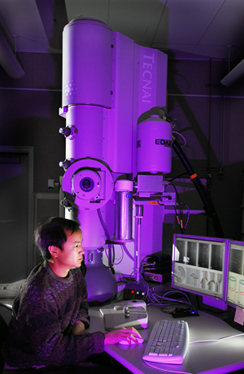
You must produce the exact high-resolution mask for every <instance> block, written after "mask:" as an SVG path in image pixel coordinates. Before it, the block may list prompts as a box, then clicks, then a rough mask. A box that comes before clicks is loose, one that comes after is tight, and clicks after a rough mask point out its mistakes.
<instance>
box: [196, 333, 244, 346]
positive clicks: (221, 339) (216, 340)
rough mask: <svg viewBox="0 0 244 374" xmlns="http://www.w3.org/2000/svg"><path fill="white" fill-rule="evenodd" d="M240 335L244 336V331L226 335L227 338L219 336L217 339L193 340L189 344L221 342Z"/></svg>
mask: <svg viewBox="0 0 244 374" xmlns="http://www.w3.org/2000/svg"><path fill="white" fill-rule="evenodd" d="M239 336H244V333H243V334H236V335H231V336H226V337H225V338H219V339H215V340H195V341H193V342H189V344H197V343H221V342H223V341H224V340H228V339H234V338H238V337H239Z"/></svg>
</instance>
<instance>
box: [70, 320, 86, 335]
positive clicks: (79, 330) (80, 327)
mask: <svg viewBox="0 0 244 374" xmlns="http://www.w3.org/2000/svg"><path fill="white" fill-rule="evenodd" d="M85 330H86V328H85V325H84V323H83V322H81V321H78V322H76V323H75V324H74V326H73V329H72V334H73V335H81V334H85Z"/></svg>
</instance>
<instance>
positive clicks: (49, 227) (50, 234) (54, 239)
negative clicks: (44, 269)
mask: <svg viewBox="0 0 244 374" xmlns="http://www.w3.org/2000/svg"><path fill="white" fill-rule="evenodd" d="M79 230H80V226H79V223H78V222H76V221H73V220H69V219H66V218H62V217H50V218H47V219H45V220H43V221H41V222H40V223H39V224H38V225H37V227H36V229H35V232H34V236H35V243H36V245H37V246H38V248H39V249H40V251H41V254H42V257H43V259H44V260H49V259H50V258H51V255H50V252H49V250H48V247H49V246H50V245H54V246H55V247H58V248H60V249H61V250H62V248H63V244H64V243H65V242H66V241H67V235H66V232H67V231H69V232H70V233H71V234H73V233H74V232H76V231H79Z"/></svg>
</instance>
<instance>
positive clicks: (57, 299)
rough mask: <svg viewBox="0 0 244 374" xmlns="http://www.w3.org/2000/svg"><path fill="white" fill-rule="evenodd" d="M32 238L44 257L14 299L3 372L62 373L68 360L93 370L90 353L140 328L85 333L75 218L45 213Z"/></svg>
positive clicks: (79, 241)
mask: <svg viewBox="0 0 244 374" xmlns="http://www.w3.org/2000/svg"><path fill="white" fill-rule="evenodd" d="M35 242H36V245H37V246H38V247H39V249H40V251H41V253H42V256H43V258H44V262H43V263H41V264H39V265H37V266H36V267H35V268H34V269H33V270H32V272H31V273H30V275H29V276H28V278H27V280H26V282H25V284H24V285H23V287H22V289H21V291H20V294H19V295H18V296H17V297H16V299H15V301H14V304H13V312H12V318H11V321H10V324H9V327H8V334H7V340H6V343H5V346H4V349H3V354H4V359H5V369H4V373H10V372H14V373H16V374H17V373H18V374H19V373H32V372H33V373H35V372H36V373H38V372H39V371H40V372H41V373H45V372H47V373H63V372H66V371H62V370H64V368H65V367H66V368H68V367H69V369H70V366H72V367H74V368H75V369H74V371H72V370H68V369H67V370H68V371H67V372H69V373H73V372H77V373H86V372H88V373H90V372H92V373H93V372H97V371H94V365H95V364H92V363H91V360H90V359H89V358H91V356H93V355H94V354H98V353H101V352H103V350H104V344H115V343H118V342H119V341H121V340H125V339H127V340H128V342H130V341H131V340H133V341H136V337H140V334H139V333H138V332H137V331H136V330H135V329H134V328H128V329H119V330H116V331H111V332H109V333H106V334H104V333H102V332H94V333H86V331H85V329H87V328H88V327H89V315H88V303H87V288H86V283H85V280H84V277H83V275H82V272H81V270H80V269H79V268H80V266H81V262H82V260H83V254H84V250H83V248H82V232H81V230H80V228H79V224H78V223H77V222H75V221H71V220H67V219H65V218H59V217H54V218H50V219H48V220H47V221H45V222H43V223H41V224H39V225H38V227H37V228H36V230H35ZM97 281H98V282H100V281H102V280H101V279H98V280H97ZM94 357H96V356H93V358H94ZM93 361H94V360H93ZM79 368H80V369H79ZM92 370H93V371H92ZM96 370H97V369H96ZM106 371H107V373H109V372H110V371H109V368H106Z"/></svg>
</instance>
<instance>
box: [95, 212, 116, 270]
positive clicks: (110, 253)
mask: <svg viewBox="0 0 244 374" xmlns="http://www.w3.org/2000/svg"><path fill="white" fill-rule="evenodd" d="M97 214H98V217H99V220H100V222H101V225H102V227H103V230H104V233H105V236H106V238H107V240H109V239H110V236H109V232H108V229H107V226H106V225H105V222H104V220H103V216H102V212H101V209H100V208H98V209H97ZM107 257H108V264H109V267H110V269H111V270H112V268H113V262H114V256H112V247H111V244H109V245H108V256H107ZM112 257H113V258H112Z"/></svg>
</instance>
